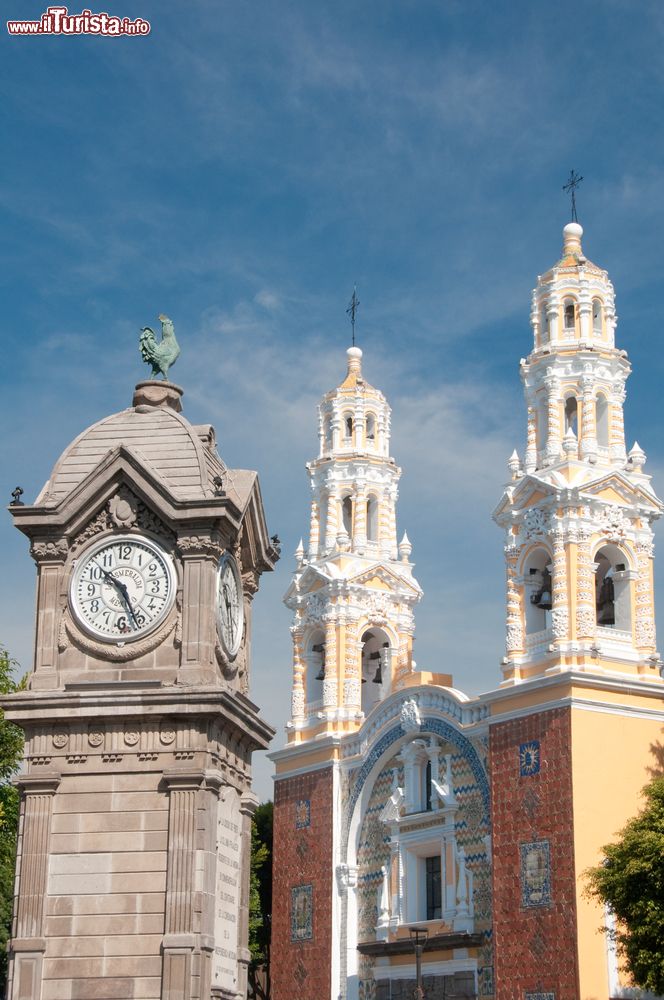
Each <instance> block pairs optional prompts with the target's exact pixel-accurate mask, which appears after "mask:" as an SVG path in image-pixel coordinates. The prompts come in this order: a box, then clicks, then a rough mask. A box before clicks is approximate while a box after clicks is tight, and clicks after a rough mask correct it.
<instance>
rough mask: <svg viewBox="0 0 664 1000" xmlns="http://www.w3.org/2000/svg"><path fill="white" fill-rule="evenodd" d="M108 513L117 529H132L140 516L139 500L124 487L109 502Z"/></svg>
mask: <svg viewBox="0 0 664 1000" xmlns="http://www.w3.org/2000/svg"><path fill="white" fill-rule="evenodd" d="M108 512H109V514H110V516H111V520H112V521H113V524H114V525H115V526H116V528H131V527H133V525H134V524H135V523H136V518H137V516H138V499H137V498H136V497H135V496H134V494H133V493H132V492H131V490H129V489H128V488H127V487H126V486H123V487H121V488H120V489H119V490H118V492H117V493H116V494H115V496H114V497H111V499H110V500H109V502H108Z"/></svg>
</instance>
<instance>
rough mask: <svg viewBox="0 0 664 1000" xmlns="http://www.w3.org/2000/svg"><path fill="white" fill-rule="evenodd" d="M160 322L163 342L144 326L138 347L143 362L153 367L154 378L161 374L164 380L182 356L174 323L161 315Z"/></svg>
mask: <svg viewBox="0 0 664 1000" xmlns="http://www.w3.org/2000/svg"><path fill="white" fill-rule="evenodd" d="M159 321H160V322H161V340H160V341H158V340H157V338H156V336H155V332H154V330H151V329H150V327H149V326H144V327H143V329H142V330H141V336H140V339H139V341H138V347H139V350H140V352H141V356H142V358H143V361H145V362H146V364H148V365H152V378H156V377H157V375H159V374H161V375H162V377H163V378H165V379H167V378H168V369H169V368H170V367H171V365H173V364H175V362H176V361H177V359H178V355H179V354H180V345H179V344H178V342H177V340H176V339H175V330H174V328H173V323H172V322H171V320H170V319H169V318H168V316H164V315H163V313H160V315H159Z"/></svg>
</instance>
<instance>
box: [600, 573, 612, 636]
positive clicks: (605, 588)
mask: <svg viewBox="0 0 664 1000" xmlns="http://www.w3.org/2000/svg"><path fill="white" fill-rule="evenodd" d="M614 601H615V590H614V587H613V580H612V579H611V577H610V576H605V577H604V579H603V580H602V586H601V587H600V590H599V598H598V600H597V624H598V625H615V623H616V606H615V603H614Z"/></svg>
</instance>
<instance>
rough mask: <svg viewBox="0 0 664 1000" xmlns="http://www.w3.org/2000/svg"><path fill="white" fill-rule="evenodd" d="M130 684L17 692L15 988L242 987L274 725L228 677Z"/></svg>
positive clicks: (224, 999) (51, 997)
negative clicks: (20, 742)
mask: <svg viewBox="0 0 664 1000" xmlns="http://www.w3.org/2000/svg"><path fill="white" fill-rule="evenodd" d="M119 686H120V685H118V686H117V687H116V688H114V689H113V690H109V689H108V688H103V687H100V686H98V685H82V684H81V685H79V690H78V691H77V692H76V693H73V692H71V691H66V692H56V693H53V694H48V695H47V694H43V693H38V692H25V693H21V694H18V695H14V696H13V697H12V698H11V701H9V702H8V703H6V706H5V707H6V717H7V718H8V719H11V720H12V721H14V722H17V723H18V724H19V725H21V727H22V728H23V729H24V730H25V733H26V747H25V758H26V764H25V770H24V772H23V773H22V774H21V775H20V777H19V779H18V784H19V786H20V788H21V821H20V835H19V843H18V852H17V899H16V909H15V914H14V926H13V931H12V938H11V941H10V944H9V955H10V982H9V987H8V993H7V996H8V997H9V998H11V1000H71V998H74V997H75V998H77V1000H127V998H129V997H132V998H134V1000H210V998H211V997H213V998H217V1000H231V998H232V1000H235V998H237V997H238V996H245V995H246V983H247V968H248V963H249V959H250V955H249V951H248V948H247V934H248V889H249V885H248V880H249V859H250V852H251V816H252V814H253V811H254V809H255V807H256V804H257V802H256V798H255V796H254V795H253V794H252V792H251V790H250V760H251V751H252V749H255V748H256V747H259V746H260V747H265V746H266V744H267V742H268V741H269V739H270V737H271V735H272V730H271V729H270V728H269V727H268V726H267V725H266V724H265V723H264V722H263V721H262V720H261V719H260V718H259V717H258V715H257V714H256V710H255V706H253V705H252V704H251V702H249V701H248V699H246V698H244V697H241V696H240V697H235V696H233V695H230V694H228V693H226V692H221V691H219V690H218V689H215V690H210V689H208V690H206V689H204V688H198V689H193V690H189V691H182V690H180V691H178V692H177V693H174V692H173V691H164V690H163V689H162V690H159V688H158V687H157V686H156V687H155V688H154V689H152V690H145V689H143V690H137V689H136V687H135V686H132V685H125V686H124V688H121V693H119V692H118V687H119ZM86 687H87V688H88V690H87V691H86V690H84V689H85V688H86ZM90 687H93V688H94V689H95V690H94V691H90V690H89V688H90Z"/></svg>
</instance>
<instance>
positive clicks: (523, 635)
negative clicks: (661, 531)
mask: <svg viewBox="0 0 664 1000" xmlns="http://www.w3.org/2000/svg"><path fill="white" fill-rule="evenodd" d="M582 235H583V230H582V228H581V226H580V225H579V224H578V223H576V222H571V223H568V225H566V226H565V228H564V230H563V251H562V257H561V259H560V260H559V261H558V262H557V263H556V264H555V265H554V266H553V267H552V268H551V269H550V270H548V271H547V272H546V273H545V274H544V275H542V276H541V277H539V278H538V280H537V287H536V288H535V290H534V292H533V298H532V310H531V325H532V328H533V350H532V352H531V354H530V355H529V356H528V357H527V358H526V359H522V361H521V378H522V382H523V385H524V389H525V396H526V402H527V407H528V430H527V442H526V450H525V455H524V459H523V462H522V461H521V460H520V458H519V456H518V455H517V453H516V452H514V454H513V455H512V457H511V458H510V461H509V470H510V473H511V482H510V483H509V485H508V486H507V487H506V489H505V492H504V494H503V498H502V500H501V502H500V504H499V506H498V508H497V510H496V512H495V515H494V517H495V520H496V521H497V522H498V524H499V525H500V526H501V527H502V528H503V529H504V530H505V536H506V537H505V557H506V564H507V650H506V656H505V659H504V660H503V675H504V683H506V684H514V683H518V682H519V681H521V680H524V679H527V678H530V677H534V676H539V675H542V674H550V673H551V672H555V671H557V670H562V669H567V668H570V667H578V668H579V669H582V670H584V671H586V672H591V673H600V674H620V675H622V676H624V675H626V674H627V675H631V676H636V677H640V678H650V679H654V680H657V679H658V678H659V656H658V653H657V650H656V648H655V623H654V602H653V573H652V561H653V531H652V524H653V522H654V521H655V520H656V518H658V517H659V516H660V514H661V511H662V504H661V502H660V501H659V499H658V498H657V496H656V495H655V493H654V491H653V489H652V487H651V485H650V477H649V476H647V475H646V474H645V473H644V471H643V467H644V465H645V461H646V456H645V454H644V452H643V451H642V450H641V448H640V447H639V445H638V444H636V443H635V444H634V445H633V447H632V448H631V450H630V451H629V454H628V453H627V452H626V449H625V431H624V424H623V403H624V401H625V382H626V380H627V377H628V375H629V374H630V371H631V366H630V364H629V361H628V358H627V352H626V351H624V350H621V349H620V348H618V347H617V346H616V343H615V328H616V313H615V302H614V292H613V286H612V284H611V282H610V280H609V277H608V274H607V272H606V271H604V270H602V269H601V268H599V267H597V266H596V265H595V264H593V263H592V262H591V261H589V260H588V259H587V258H586V257H585V255H584V253H583V249H582V246H581V237H582Z"/></svg>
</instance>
